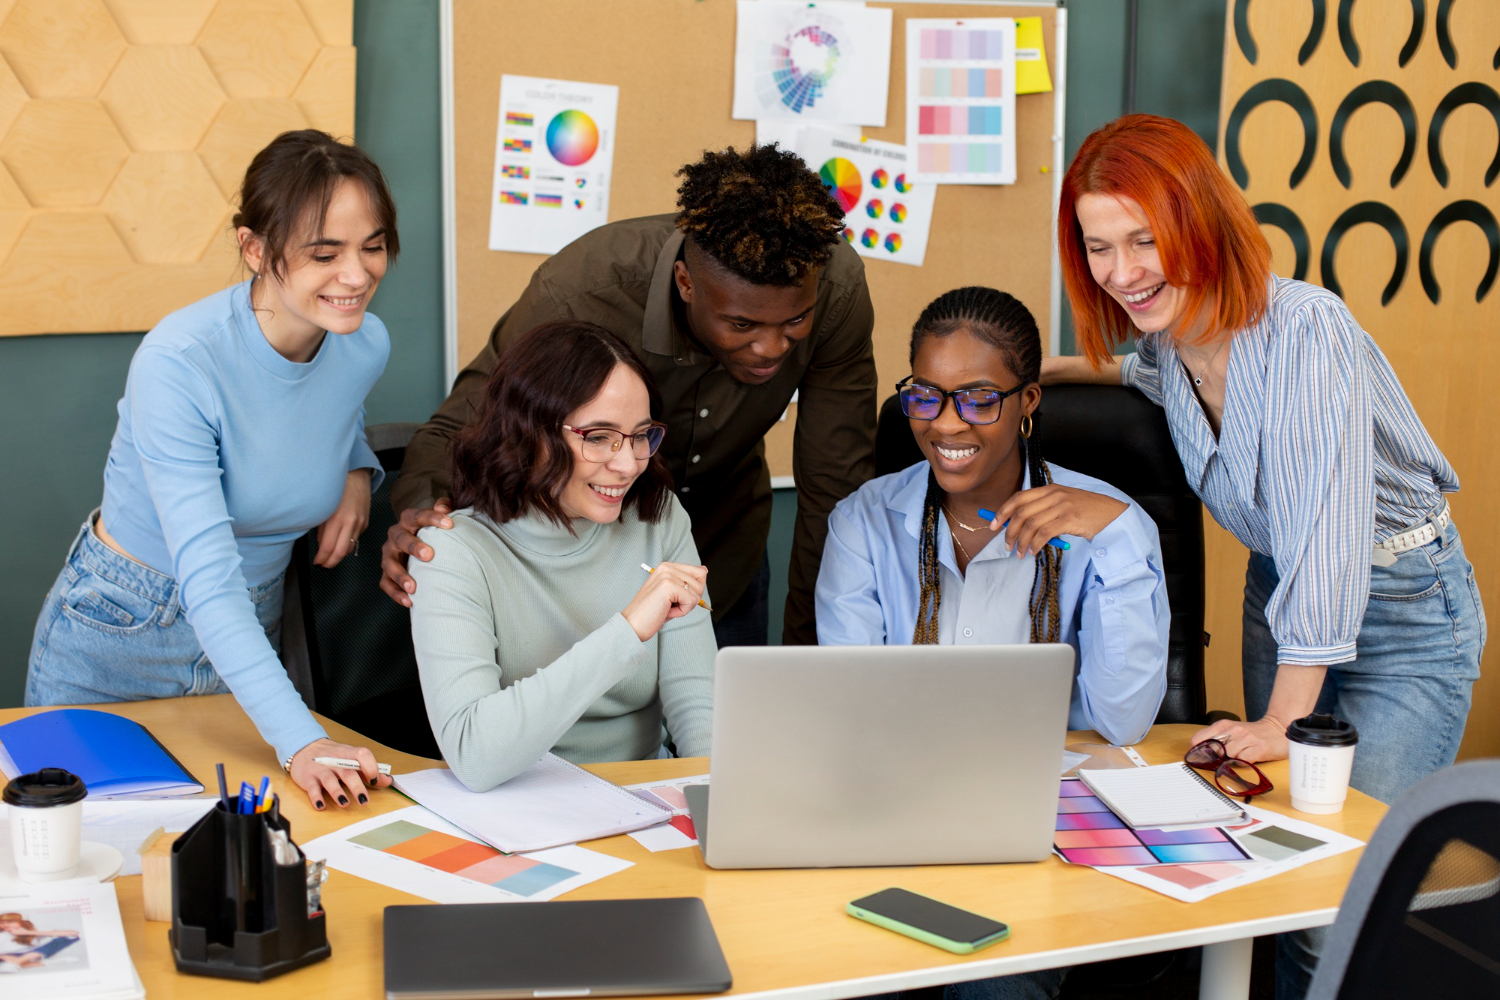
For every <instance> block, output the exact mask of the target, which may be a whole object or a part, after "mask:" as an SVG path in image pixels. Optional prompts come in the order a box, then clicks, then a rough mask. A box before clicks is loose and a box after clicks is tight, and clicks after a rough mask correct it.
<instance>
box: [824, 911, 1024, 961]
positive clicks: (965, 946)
mask: <svg viewBox="0 0 1500 1000" xmlns="http://www.w3.org/2000/svg"><path fill="white" fill-rule="evenodd" d="M844 912H845V913H847V914H849V916H851V917H858V918H859V919H860V920H865V921H868V922H870V923H872V924H874V925H875V926H876V927H884V928H885V929H886V930H888V931H895V932H896V933H897V934H905V935H906V936H907V937H909V938H915V939H916V940H918V941H921V942H922V943H923V944H930V945H932V946H933V947H934V948H941V949H943V950H944V951H951V952H953V954H955V955H971V954H973V953H974V952H976V951H978V950H979V949H980V948H987V947H989V946H990V945H992V944H994V943H995V942H996V941H1004V940H1005V939H1006V938H1008V937H1010V926H1009V925H1008V924H1002V925H1001V926H1002V927H1004V928H1005V929H1004V930H1003V931H1001V932H1000V933H999V934H996V935H995V936H994V937H989V938H985V939H984V940H983V941H980V942H978V943H975V942H971V941H951V940H949V939H948V938H945V937H938V936H937V935H936V934H933V933H932V932H931V931H924V930H922V929H921V928H920V927H913V926H912V925H911V924H903V923H902V922H901V921H899V920H892V919H891V918H890V917H883V916H881V915H880V914H878V913H871V912H870V911H869V910H866V909H862V908H861V907H858V906H855V905H854V904H853V903H845V904H844Z"/></svg>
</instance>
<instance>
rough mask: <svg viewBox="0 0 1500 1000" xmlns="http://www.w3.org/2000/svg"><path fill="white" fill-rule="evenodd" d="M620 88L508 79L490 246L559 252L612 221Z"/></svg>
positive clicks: (498, 135)
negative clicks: (610, 212) (610, 204)
mask: <svg viewBox="0 0 1500 1000" xmlns="http://www.w3.org/2000/svg"><path fill="white" fill-rule="evenodd" d="M619 105H620V88H619V87H616V86H614V85H613V84H602V83H579V82H577V81H573V80H546V79H542V78H539V77H533V76H512V75H510V74H508V73H507V74H505V75H504V76H502V77H501V78H500V112H499V121H498V123H497V124H496V126H495V176H494V183H493V184H492V186H491V189H490V243H489V246H490V249H491V250H513V251H518V252H520V253H556V252H557V251H559V250H561V249H562V248H563V247H565V246H567V245H568V244H569V243H572V242H573V241H574V240H576V239H577V238H578V237H580V236H582V235H583V234H584V233H586V232H588V231H589V230H591V229H595V228H597V227H599V226H602V225H604V223H605V222H607V221H609V189H610V182H611V175H612V174H613V171H614V158H615V121H616V118H617V116H618V109H619Z"/></svg>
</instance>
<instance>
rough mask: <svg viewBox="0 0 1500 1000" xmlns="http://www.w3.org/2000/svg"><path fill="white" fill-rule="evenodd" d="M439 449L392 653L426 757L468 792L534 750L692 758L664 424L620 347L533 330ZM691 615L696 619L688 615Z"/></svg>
mask: <svg viewBox="0 0 1500 1000" xmlns="http://www.w3.org/2000/svg"><path fill="white" fill-rule="evenodd" d="M475 405H476V406H477V408H478V412H477V415H476V417H475V419H474V420H473V421H472V422H471V423H470V424H469V426H468V427H466V428H464V430H463V431H462V432H461V433H460V434H459V436H458V438H457V439H456V440H455V441H454V445H453V459H452V461H453V479H452V482H453V491H454V492H453V496H454V502H455V506H457V507H459V508H462V509H460V510H458V511H456V512H455V513H454V514H453V516H452V527H451V528H448V529H447V530H442V529H438V528H424V529H423V530H422V532H421V537H422V540H423V541H425V542H426V543H427V544H428V545H431V546H432V549H433V557H432V561H431V562H414V563H413V564H412V568H411V573H412V575H413V576H414V577H416V580H417V591H416V593H415V594H414V595H413V597H412V612H411V623H412V639H413V641H414V642H415V644H416V650H417V667H418V669H419V670H420V671H421V675H422V694H423V696H424V697H425V699H426V701H427V715H428V718H429V719H430V720H431V722H432V731H433V734H434V735H435V736H436V737H437V741H438V745H439V746H441V747H442V748H443V757H444V758H445V759H446V760H447V761H448V765H449V766H450V767H451V768H453V773H454V774H456V775H457V776H458V778H459V780H461V781H462V782H463V783H464V784H465V785H467V786H469V787H470V788H472V789H474V790H475V791H484V790H486V789H489V788H493V787H494V786H495V785H498V784H500V783H501V782H503V781H507V780H509V779H510V778H512V777H514V776H515V775H517V774H519V773H520V772H521V771H523V770H525V769H526V768H527V767H528V766H530V765H531V764H533V763H534V762H535V761H536V760H537V759H538V758H539V757H541V756H542V754H544V753H546V752H547V751H549V750H551V751H553V752H555V753H557V754H558V755H559V756H562V757H565V758H567V759H569V760H572V761H575V762H587V761H602V760H638V759H642V758H648V757H656V756H658V755H659V754H660V753H661V752H662V748H663V746H664V745H666V744H671V745H673V746H675V747H676V750H677V752H678V754H679V755H681V756H697V755H700V754H706V753H708V744H709V726H710V718H711V715H712V707H713V662H714V653H715V652H716V649H717V646H716V644H715V642H714V631H713V625H712V623H711V621H710V618H709V613H708V611H707V610H706V607H707V605H708V601H707V600H706V598H707V593H706V592H705V590H704V586H705V582H706V580H707V577H708V570H707V569H706V568H704V567H703V566H702V565H700V562H701V560H699V558H698V550H697V548H696V546H695V545H694V544H693V536H692V531H691V528H692V525H691V523H690V522H689V520H688V515H687V512H686V511H685V510H683V509H682V505H681V504H679V503H678V502H677V498H676V497H675V496H673V495H672V479H671V474H670V473H668V472H667V466H666V463H665V462H664V461H663V460H662V458H661V456H659V455H657V454H656V450H657V448H658V447H660V445H661V442H662V438H663V436H664V435H665V433H666V426H665V425H664V424H660V423H657V422H656V421H655V420H653V414H656V413H659V412H660V409H661V402H660V400H659V399H658V398H657V395H656V389H655V387H654V386H653V385H652V382H651V376H650V373H648V372H647V370H646V368H645V366H644V365H643V364H642V363H641V362H640V360H639V359H638V358H636V356H635V355H634V354H632V353H631V352H630V348H629V347H627V346H626V345H625V343H624V341H622V340H620V339H619V338H618V337H616V336H615V335H614V334H612V333H610V332H609V331H607V330H605V329H603V328H602V327H599V326H595V325H594V324H592V323H584V322H580V321H576V320H559V321H556V322H552V323H544V324H542V325H541V326H539V327H537V328H536V329H534V330H532V331H531V332H530V333H527V334H526V335H525V336H523V337H522V338H521V339H520V340H518V341H516V342H515V343H514V344H512V345H511V346H510V347H509V348H508V349H507V350H506V352H505V353H504V354H503V355H501V357H500V360H499V362H498V363H497V364H496V365H495V369H494V371H493V372H492V373H491V374H490V378H489V382H488V383H487V385H486V387H485V389H484V392H483V394H482V397H481V398H479V399H476V400H475ZM700 602H702V604H703V607H700V606H699V605H700Z"/></svg>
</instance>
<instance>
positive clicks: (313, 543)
mask: <svg viewBox="0 0 1500 1000" xmlns="http://www.w3.org/2000/svg"><path fill="white" fill-rule="evenodd" d="M416 429H417V425H416V424H377V425H375V426H372V427H369V428H367V429H366V432H365V437H366V439H367V440H368V441H369V443H370V448H371V449H372V450H373V451H374V452H375V455H376V457H378V458H379V459H380V465H381V468H383V469H384V470H385V481H384V482H383V483H381V485H380V488H379V489H377V490H376V491H375V493H374V495H373V496H372V497H371V498H370V525H369V527H367V528H366V529H365V531H364V534H362V535H360V537H359V555H358V556H353V555H351V556H349V557H347V558H345V559H344V561H343V562H341V563H339V564H338V565H337V566H335V567H333V568H332V569H323V568H321V567H317V566H314V565H313V564H312V559H313V556H314V555H316V554H317V551H318V536H317V532H316V531H310V532H308V533H307V534H306V535H304V536H303V537H302V538H300V539H298V540H297V543H296V545H295V546H294V547H293V549H292V562H291V565H290V566H289V567H288V568H287V583H286V602H285V606H284V611H283V614H282V661H283V662H284V663H285V664H286V667H287V672H288V673H289V674H290V675H291V676H292V680H293V683H294V684H296V686H297V688H298V690H299V691H300V692H301V693H302V696H303V700H304V701H307V702H308V703H309V705H310V707H311V708H312V709H313V710H314V711H316V712H320V713H322V714H323V715H326V716H328V717H329V718H330V719H333V720H334V721H335V722H337V723H339V724H341V725H345V726H348V727H349V728H350V729H353V730H354V731H355V732H357V733H360V734H362V735H364V736H368V737H369V738H370V739H372V740H376V741H378V742H380V743H384V744H385V745H386V746H388V747H392V748H394V749H396V750H402V751H405V752H406V753H411V754H416V755H417V756H419V757H432V758H441V757H442V751H440V750H439V749H438V745H437V741H436V740H435V739H434V738H433V735H432V727H431V725H430V724H429V723H428V721H427V705H426V702H425V701H424V700H423V698H422V684H421V681H420V680H419V678H418V676H417V658H416V654H415V652H414V651H413V649H412V643H411V613H410V612H409V611H407V610H406V609H405V608H403V607H401V606H400V605H398V604H397V603H396V602H395V601H392V600H391V599H390V598H388V597H386V596H385V594H384V593H383V592H382V591H381V590H380V546H381V545H382V544H383V543H384V542H385V536H386V530H387V529H388V528H389V527H390V526H391V525H392V524H394V523H395V521H396V514H395V512H394V511H392V510H391V487H392V485H394V483H395V481H396V477H397V476H399V475H400V474H401V462H402V459H403V458H404V457H405V453H406V445H407V442H409V441H410V440H411V438H412V435H413V434H414V433H416Z"/></svg>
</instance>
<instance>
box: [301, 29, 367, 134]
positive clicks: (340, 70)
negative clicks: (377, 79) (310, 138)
mask: <svg viewBox="0 0 1500 1000" xmlns="http://www.w3.org/2000/svg"><path fill="white" fill-rule="evenodd" d="M292 100H294V101H296V102H297V103H298V104H300V105H301V106H302V111H303V113H305V114H306V115H307V120H308V121H309V122H311V123H312V127H313V128H318V129H322V130H323V131H324V132H327V133H328V134H330V135H332V136H335V137H339V136H342V135H345V134H346V133H343V132H340V131H339V129H340V128H342V127H345V124H346V123H348V122H352V121H354V50H353V49H335V48H325V49H323V50H321V51H320V52H319V53H318V57H317V58H316V59H314V60H313V64H312V65H311V66H309V67H308V70H307V73H306V74H305V75H304V76H303V77H302V82H301V83H299V84H298V85H297V89H296V91H294V92H293V94H292Z"/></svg>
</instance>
